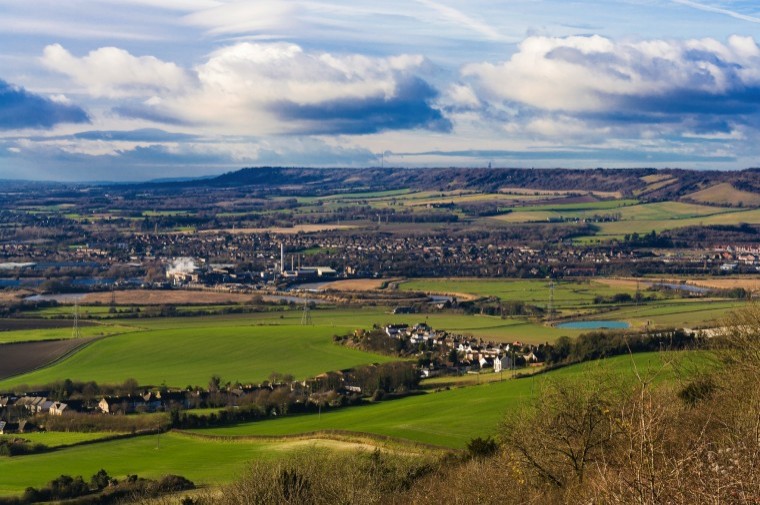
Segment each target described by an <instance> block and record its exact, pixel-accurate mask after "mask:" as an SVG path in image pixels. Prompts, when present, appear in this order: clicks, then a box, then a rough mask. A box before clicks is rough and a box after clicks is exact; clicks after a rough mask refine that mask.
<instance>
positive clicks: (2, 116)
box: [0, 80, 90, 130]
mask: <svg viewBox="0 0 760 505" xmlns="http://www.w3.org/2000/svg"><path fill="white" fill-rule="evenodd" d="M89 120H90V119H89V117H88V116H87V113H86V112H85V111H84V110H83V109H82V108H80V107H78V106H76V105H73V104H70V103H68V102H67V99H66V98H65V97H61V96H58V97H55V98H45V97H43V96H40V95H37V94H34V93H30V92H28V91H26V90H25V89H23V88H20V87H16V86H12V85H10V84H9V83H7V82H5V81H3V80H0V130H15V129H21V128H51V127H53V126H55V125H57V124H59V123H88V122H89Z"/></svg>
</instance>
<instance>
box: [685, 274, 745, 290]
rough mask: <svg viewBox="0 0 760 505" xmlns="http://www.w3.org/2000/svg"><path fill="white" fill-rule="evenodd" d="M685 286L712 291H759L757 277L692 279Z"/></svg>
mask: <svg viewBox="0 0 760 505" xmlns="http://www.w3.org/2000/svg"><path fill="white" fill-rule="evenodd" d="M687 284H693V285H695V286H703V287H706V288H714V289H734V288H744V289H746V290H747V291H752V292H757V291H758V290H760V278H757V277H732V278H728V279H693V280H689V281H687Z"/></svg>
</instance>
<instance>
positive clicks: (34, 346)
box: [0, 339, 89, 379]
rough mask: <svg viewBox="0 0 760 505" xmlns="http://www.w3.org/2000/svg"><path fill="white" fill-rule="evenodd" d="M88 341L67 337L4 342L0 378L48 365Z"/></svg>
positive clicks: (0, 354)
mask: <svg viewBox="0 0 760 505" xmlns="http://www.w3.org/2000/svg"><path fill="white" fill-rule="evenodd" d="M88 342H89V340H88V339H77V340H73V339H68V340H49V341H40V342H27V343H20V344H5V345H3V346H2V347H0V379H4V378H6V377H11V376H14V375H18V374H21V373H24V372H27V371H29V370H34V369H37V368H40V367H43V366H45V365H48V364H50V363H52V362H54V361H56V360H58V359H61V358H62V357H64V356H66V355H67V354H69V353H71V352H73V351H75V350H76V349H78V348H79V347H81V346H84V345H86V344H87V343H88Z"/></svg>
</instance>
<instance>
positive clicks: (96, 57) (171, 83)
mask: <svg viewBox="0 0 760 505" xmlns="http://www.w3.org/2000/svg"><path fill="white" fill-rule="evenodd" d="M41 61H42V63H43V64H44V65H45V66H46V67H48V68H49V69H51V70H54V71H56V72H60V73H62V74H65V75H67V76H69V77H70V78H71V79H72V80H74V81H75V82H76V83H77V84H79V85H81V86H84V87H85V88H86V89H87V91H88V92H89V93H90V94H92V95H94V96H97V97H100V96H105V97H110V98H116V97H128V96H145V95H151V94H154V93H166V92H178V91H182V90H183V89H185V88H186V87H188V86H189V85H190V83H191V82H192V80H191V79H190V77H189V75H188V74H187V72H185V71H184V70H183V69H182V68H180V67H179V66H177V65H176V64H174V63H170V62H165V61H161V60H159V59H158V58H155V57H153V56H140V57H138V56H133V55H131V54H130V53H128V52H127V51H125V50H123V49H119V48H116V47H101V48H100V49H96V50H94V51H91V52H90V53H89V54H88V55H87V56H83V57H81V58H78V57H76V56H74V55H72V54H71V53H70V52H68V51H67V50H66V49H64V48H63V47H62V46H61V45H60V44H52V45H49V46H47V47H45V50H44V52H43V55H42V59H41Z"/></svg>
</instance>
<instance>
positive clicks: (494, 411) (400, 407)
mask: <svg viewBox="0 0 760 505" xmlns="http://www.w3.org/2000/svg"><path fill="white" fill-rule="evenodd" d="M686 356H687V355H686V354H685V353H664V354H660V353H643V354H635V355H633V356H617V357H614V358H609V359H607V360H601V361H595V362H588V363H584V364H581V365H575V366H570V367H567V368H563V369H560V370H557V371H554V372H550V373H548V374H543V375H536V376H532V377H530V378H525V379H517V380H508V379H505V380H504V381H495V382H484V383H483V384H480V385H478V386H472V387H465V388H456V389H451V390H448V391H439V392H431V393H427V394H424V395H420V396H412V397H407V398H403V399H400V400H391V401H386V402H378V403H375V404H372V405H368V406H359V407H350V408H345V409H340V410H334V411H329V412H323V413H322V414H321V415H314V414H305V415H300V416H291V417H284V418H280V419H272V420H266V421H258V422H252V423H241V424H239V425H235V426H229V427H221V428H209V429H205V430H196V431H197V432H199V433H208V434H214V435H224V436H250V435H258V436H261V435H266V436H283V435H294V434H301V433H309V432H313V431H319V430H347V431H354V432H359V433H364V432H367V433H374V434H379V435H387V436H391V437H398V438H403V439H409V440H413V441H416V442H423V443H427V444H433V445H439V446H445V447H451V448H463V447H464V446H465V444H466V443H467V441H469V440H470V439H472V438H474V437H484V436H488V435H493V434H494V432H495V430H496V428H497V426H498V424H499V421H500V420H501V419H502V418H503V417H504V414H505V413H506V412H507V411H508V410H510V409H515V408H519V407H520V405H522V404H523V403H524V402H525V401H526V400H527V399H528V398H530V397H531V396H533V395H535V394H536V392H537V390H538V388H540V387H541V383H542V382H543V381H545V380H548V379H550V378H551V379H558V380H562V379H566V378H569V377H573V376H579V375H580V374H582V373H584V371H588V370H591V369H600V370H602V371H604V372H606V373H608V374H610V375H611V376H617V375H623V376H627V377H629V378H631V379H633V370H634V367H633V364H635V366H636V368H637V369H638V370H639V372H641V373H644V374H653V373H655V372H658V371H659V372H660V373H661V374H662V378H663V379H667V378H673V377H674V376H675V374H676V373H677V372H676V369H675V368H674V367H672V366H670V365H668V364H667V363H666V362H665V361H664V360H667V359H670V358H675V357H681V358H684V357H686ZM695 356H698V355H695ZM507 377H508V375H507Z"/></svg>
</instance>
